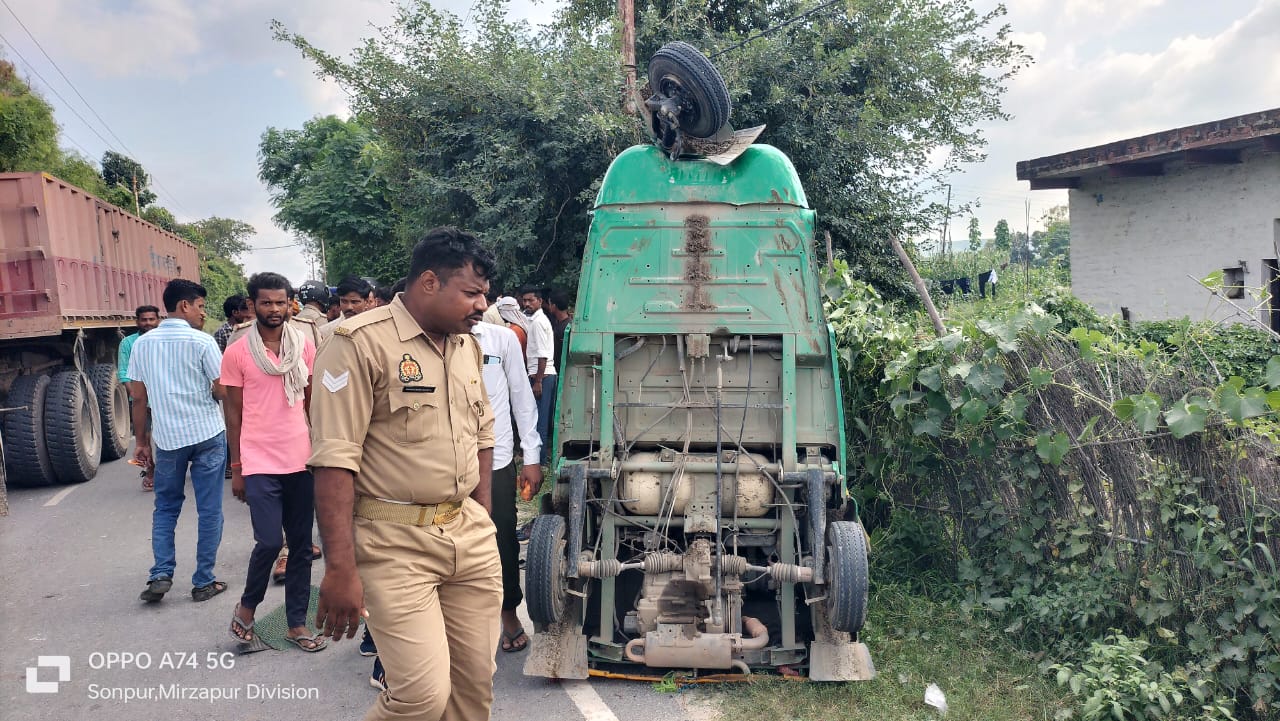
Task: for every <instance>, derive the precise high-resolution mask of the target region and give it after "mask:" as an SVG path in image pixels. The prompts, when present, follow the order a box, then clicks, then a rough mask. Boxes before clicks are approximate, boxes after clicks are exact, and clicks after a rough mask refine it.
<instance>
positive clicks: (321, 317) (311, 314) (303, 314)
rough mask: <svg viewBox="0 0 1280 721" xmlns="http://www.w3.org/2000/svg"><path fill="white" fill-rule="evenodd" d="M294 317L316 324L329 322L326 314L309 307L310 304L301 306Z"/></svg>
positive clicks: (320, 324)
mask: <svg viewBox="0 0 1280 721" xmlns="http://www.w3.org/2000/svg"><path fill="white" fill-rule="evenodd" d="M294 317H295V318H298V319H300V320H309V321H311V322H312V323H315V324H316V326H322V325H324V324H325V323H328V322H329V317H328V316H326V315H325V314H324V313H321V312H320V311H318V310H316V309H315V308H313V307H311V306H310V305H304V306H302V310H301V311H300V312H299V313H298V314H297V315H296V316H294Z"/></svg>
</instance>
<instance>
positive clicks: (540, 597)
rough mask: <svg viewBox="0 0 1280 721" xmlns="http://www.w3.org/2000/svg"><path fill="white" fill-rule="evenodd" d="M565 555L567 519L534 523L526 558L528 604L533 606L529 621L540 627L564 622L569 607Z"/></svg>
mask: <svg viewBox="0 0 1280 721" xmlns="http://www.w3.org/2000/svg"><path fill="white" fill-rule="evenodd" d="M564 553H565V540H564V519H563V518H561V517H560V516H538V517H537V518H535V519H533V526H532V527H531V528H530V530H529V549H528V553H527V557H526V558H525V572H524V586H525V593H524V600H525V602H526V603H527V604H528V605H529V618H531V619H532V620H533V622H534V623H535V624H538V626H540V627H541V626H549V625H551V624H554V623H559V622H561V621H563V620H564V616H565V608H566V606H567V604H566V603H565V597H566V595H567V594H566V593H565V590H566V589H567V585H566V583H565V576H564V564H565V557H564Z"/></svg>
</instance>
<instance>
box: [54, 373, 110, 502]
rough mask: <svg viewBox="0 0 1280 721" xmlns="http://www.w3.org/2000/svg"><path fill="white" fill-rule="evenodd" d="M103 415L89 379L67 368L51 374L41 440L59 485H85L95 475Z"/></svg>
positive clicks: (99, 451)
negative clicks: (42, 439) (46, 448)
mask: <svg viewBox="0 0 1280 721" xmlns="http://www.w3.org/2000/svg"><path fill="white" fill-rule="evenodd" d="M101 418H102V416H101V414H100V413H99V412H98V399H97V396H95V395H94V393H93V386H92V385H91V384H90V383H89V377H88V376H86V375H85V374H84V373H81V372H80V371H78V370H76V369H74V368H69V369H66V370H63V371H61V372H59V373H56V374H54V376H53V378H52V379H50V381H49V394H48V395H47V396H46V397H45V402H44V439H45V445H47V446H48V447H49V460H50V461H51V462H52V463H53V471H54V473H55V474H56V475H57V477H58V481H59V482H61V483H84V482H85V481H89V480H93V477H94V476H96V475H98V464H99V462H100V461H101V459H102V420H101Z"/></svg>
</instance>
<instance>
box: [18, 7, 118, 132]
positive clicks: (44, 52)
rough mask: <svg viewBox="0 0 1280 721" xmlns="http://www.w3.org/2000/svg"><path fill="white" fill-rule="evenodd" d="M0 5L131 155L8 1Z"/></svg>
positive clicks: (94, 115)
mask: <svg viewBox="0 0 1280 721" xmlns="http://www.w3.org/2000/svg"><path fill="white" fill-rule="evenodd" d="M0 5H4V8H5V10H8V11H9V14H10V15H12V16H13V19H14V20H17V21H18V26H19V27H21V28H22V30H23V31H24V32H26V34H27V37H29V38H31V42H33V43H35V44H36V47H37V48H38V49H39V50H40V53H41V54H42V55H44V57H45V60H48V61H49V64H50V65H52V66H53V69H54V70H57V71H58V75H61V76H62V79H63V80H65V81H66V83H67V85H68V86H69V87H70V88H71V91H72V92H74V93H75V94H76V97H78V98H80V102H82V103H84V106H85V107H86V108H88V109H89V112H91V113H93V117H95V118H97V119H98V122H100V123H102V127H104V128H106V130H107V132H108V133H110V134H111V137H113V138H115V139H116V142H118V143H120V147H121V148H124V150H125V152H127V153H129V155H133V154H134V152H133V151H132V150H130V149H129V146H128V145H126V144H125V142H124V141H123V140H121V139H120V136H119V135H116V131H114V130H112V129H111V126H110V125H108V124H107V121H106V120H104V119H103V118H102V116H101V115H99V114H98V111H97V110H94V109H93V105H91V104H90V103H89V101H88V100H86V99H85V97H84V95H81V94H80V90H79V88H77V87H76V84H75V83H73V82H71V78H68V77H67V74H66V73H64V72H62V68H60V67H58V63H57V61H55V60H54V59H53V58H52V57H50V56H49V52H48V51H47V50H45V49H44V46H43V45H41V44H40V41H39V40H37V39H36V36H35V35H34V34H32V32H31V30H30V29H29V28H28V27H27V25H26V23H24V22H22V18H20V17H18V13H16V12H14V11H13V8H12V7H10V6H9V3H8V0H0ZM10 47H12V45H10Z"/></svg>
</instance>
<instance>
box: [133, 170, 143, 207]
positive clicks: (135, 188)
mask: <svg viewBox="0 0 1280 721" xmlns="http://www.w3.org/2000/svg"><path fill="white" fill-rule="evenodd" d="M133 214H134V215H142V206H140V205H138V171H136V170H135V171H133Z"/></svg>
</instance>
